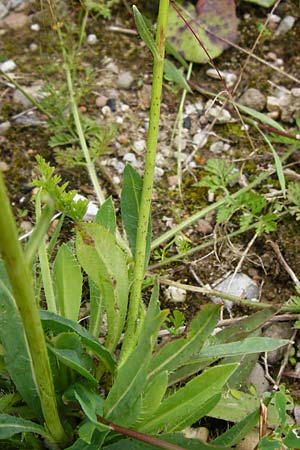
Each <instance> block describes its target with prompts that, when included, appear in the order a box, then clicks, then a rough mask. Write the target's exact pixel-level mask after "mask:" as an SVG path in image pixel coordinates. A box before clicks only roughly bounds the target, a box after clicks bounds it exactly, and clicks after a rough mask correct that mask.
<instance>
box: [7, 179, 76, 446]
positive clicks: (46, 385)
mask: <svg viewBox="0 0 300 450" xmlns="http://www.w3.org/2000/svg"><path fill="white" fill-rule="evenodd" d="M0 204H1V214H0V252H1V255H2V258H3V260H4V262H5V267H6V270H7V274H8V277H9V280H10V283H11V286H12V290H13V294H14V298H15V301H16V305H17V307H18V310H19V312H20V316H21V320H22V324H23V327H24V332H25V336H26V340H27V343H28V347H29V351H30V355H31V359H32V368H33V372H34V377H35V381H36V386H37V390H38V393H39V397H40V400H41V406H42V411H43V415H44V419H45V424H46V427H47V428H48V430H49V432H50V434H51V436H52V437H53V440H54V441H55V442H57V443H61V444H65V443H66V442H67V440H68V439H67V436H66V434H65V432H64V429H63V426H62V424H61V421H60V418H59V414H58V409H57V404H56V398H55V391H54V385H53V379H52V374H51V369H50V363H49V359H48V353H47V347H46V342H45V337H44V332H43V328H42V325H41V321H40V319H39V314H38V308H37V305H36V301H35V297H34V290H33V280H32V276H31V272H30V269H29V267H28V264H27V261H26V259H25V256H24V253H23V251H22V248H21V244H20V242H19V241H18V233H17V227H16V224H15V221H14V217H13V214H12V210H11V207H10V204H9V199H8V195H7V192H6V189H5V185H4V180H3V176H2V173H1V171H0Z"/></svg>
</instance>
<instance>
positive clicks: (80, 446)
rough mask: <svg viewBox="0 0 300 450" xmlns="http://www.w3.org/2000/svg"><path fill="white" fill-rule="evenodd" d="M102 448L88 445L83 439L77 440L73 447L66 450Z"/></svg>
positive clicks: (95, 449) (97, 449) (98, 449)
mask: <svg viewBox="0 0 300 450" xmlns="http://www.w3.org/2000/svg"><path fill="white" fill-rule="evenodd" d="M100 445H101V444H100ZM100 448H101V446H99V444H88V443H87V442H85V441H83V440H82V439H77V441H76V442H74V444H73V445H71V447H68V448H66V449H65V450H100Z"/></svg>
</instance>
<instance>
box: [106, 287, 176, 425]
mask: <svg viewBox="0 0 300 450" xmlns="http://www.w3.org/2000/svg"><path fill="white" fill-rule="evenodd" d="M158 292H159V291H158V285H157V283H156V284H155V286H154V288H153V292H152V296H151V299H150V303H149V307H148V310H147V313H146V316H145V319H144V323H143V328H142V330H141V332H140V335H139V340H138V344H137V346H136V347H135V349H134V350H133V351H132V352H131V353H130V355H129V356H128V358H127V359H126V361H125V363H124V364H123V365H122V366H121V367H120V368H119V370H118V373H117V377H116V379H115V382H114V384H113V386H112V388H111V390H110V391H109V394H108V396H107V399H106V400H105V403H104V415H105V418H106V419H108V420H111V421H116V422H117V423H119V424H122V425H123V426H130V425H131V424H132V423H135V421H136V420H137V419H138V417H139V416H140V413H141V406H142V403H141V401H142V393H143V391H144V388H145V385H146V376H147V372H148V366H149V362H150V358H151V353H152V349H153V346H154V343H155V342H156V338H157V334H158V331H159V329H160V327H161V325H162V323H163V322H164V321H165V319H166V316H167V314H168V311H165V312H160V309H159V303H158Z"/></svg>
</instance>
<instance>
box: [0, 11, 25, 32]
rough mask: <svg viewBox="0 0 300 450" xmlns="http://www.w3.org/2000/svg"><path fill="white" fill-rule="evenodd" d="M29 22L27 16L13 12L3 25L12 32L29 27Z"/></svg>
mask: <svg viewBox="0 0 300 450" xmlns="http://www.w3.org/2000/svg"><path fill="white" fill-rule="evenodd" d="M28 21H29V18H28V16H27V15H26V14H24V13H15V12H12V13H10V14H9V16H7V17H6V18H5V19H4V20H3V21H2V24H3V25H4V27H6V28H10V29H11V30H19V29H20V28H23V27H24V26H25V25H27V23H28Z"/></svg>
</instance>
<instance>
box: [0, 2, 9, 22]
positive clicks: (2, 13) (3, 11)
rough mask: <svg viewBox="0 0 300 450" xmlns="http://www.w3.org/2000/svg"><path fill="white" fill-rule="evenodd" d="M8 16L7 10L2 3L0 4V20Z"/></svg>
mask: <svg viewBox="0 0 300 450" xmlns="http://www.w3.org/2000/svg"><path fill="white" fill-rule="evenodd" d="M7 14H8V9H7V7H6V6H5V5H3V3H0V19H3V17H5V16H6V15H7Z"/></svg>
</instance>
